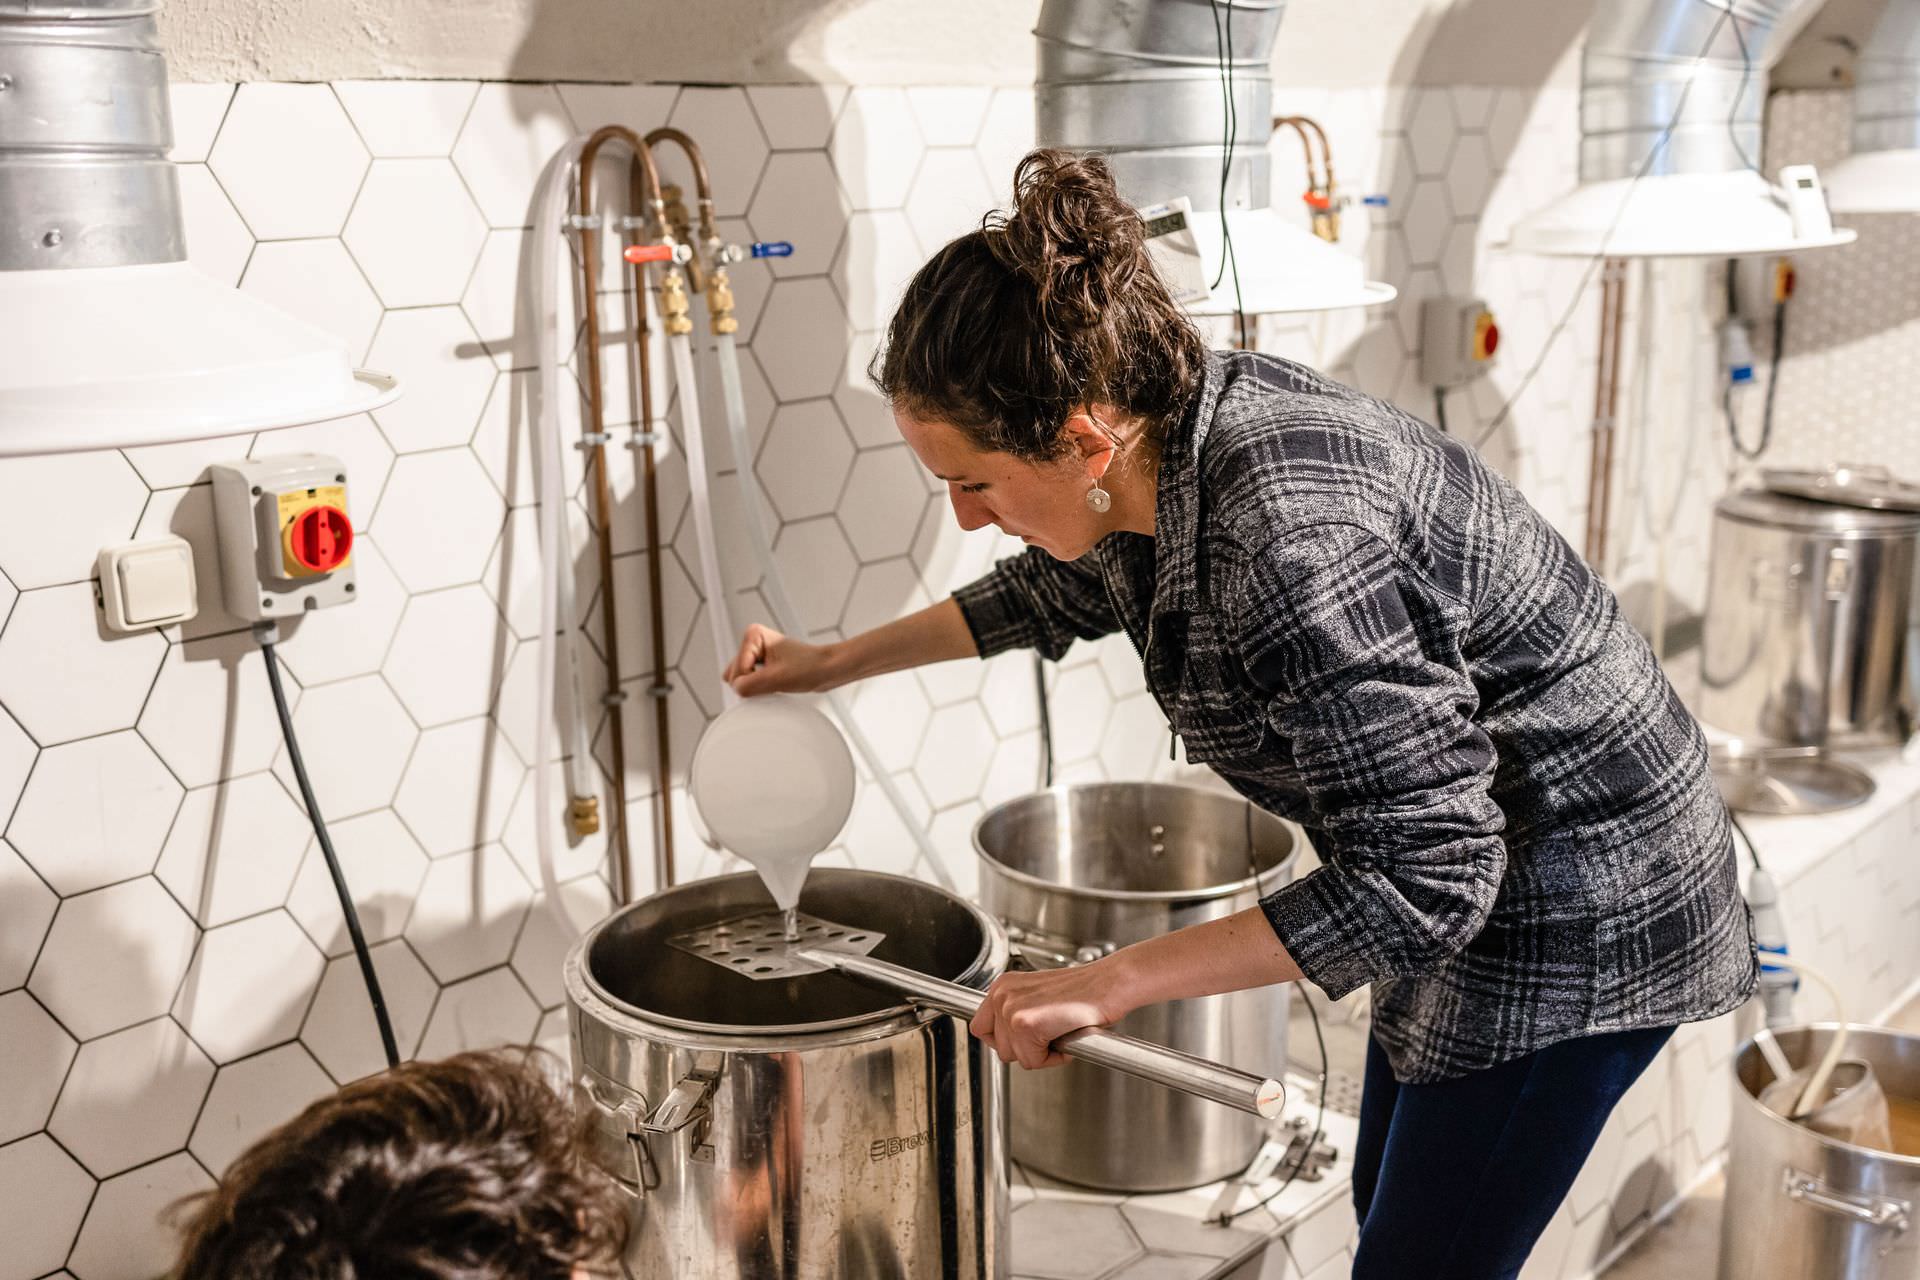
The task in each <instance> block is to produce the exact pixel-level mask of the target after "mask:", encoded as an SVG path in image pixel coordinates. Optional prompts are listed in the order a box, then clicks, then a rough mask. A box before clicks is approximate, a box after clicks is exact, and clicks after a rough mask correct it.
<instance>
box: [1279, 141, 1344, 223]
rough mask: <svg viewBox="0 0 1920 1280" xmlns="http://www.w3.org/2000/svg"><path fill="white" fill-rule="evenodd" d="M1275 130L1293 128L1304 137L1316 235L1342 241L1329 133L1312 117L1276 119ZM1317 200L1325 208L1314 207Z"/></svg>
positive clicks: (1308, 194) (1309, 204)
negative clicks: (1316, 148)
mask: <svg viewBox="0 0 1920 1280" xmlns="http://www.w3.org/2000/svg"><path fill="white" fill-rule="evenodd" d="M1273 127H1274V128H1276V129H1281V128H1290V129H1292V130H1293V131H1294V132H1295V133H1297V134H1299V135H1300V148H1301V150H1303V151H1304V152H1306V157H1307V196H1308V200H1307V207H1308V209H1309V210H1310V211H1311V218H1312V221H1313V230H1314V234H1315V235H1318V236H1319V237H1320V238H1321V239H1323V240H1328V241H1333V240H1338V239H1339V238H1340V211H1339V209H1337V208H1336V207H1335V206H1334V191H1333V144H1332V143H1331V142H1329V141H1327V131H1326V130H1325V129H1323V128H1321V127H1320V122H1319V121H1317V120H1315V119H1314V118H1313V117H1311V116H1275V117H1274V118H1273ZM1316 138H1317V139H1319V142H1320V152H1319V161H1318V165H1319V172H1318V173H1316V172H1315V158H1314V147H1313V144H1314V139H1316ZM1315 197H1317V198H1318V199H1319V200H1320V201H1321V204H1319V205H1316V204H1314V203H1313V200H1314V198H1315Z"/></svg>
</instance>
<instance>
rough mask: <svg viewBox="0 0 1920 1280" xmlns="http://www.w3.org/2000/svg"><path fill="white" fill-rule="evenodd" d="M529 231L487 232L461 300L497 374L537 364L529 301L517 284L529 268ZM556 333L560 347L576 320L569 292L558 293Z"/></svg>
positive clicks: (537, 353)
mask: <svg viewBox="0 0 1920 1280" xmlns="http://www.w3.org/2000/svg"><path fill="white" fill-rule="evenodd" d="M531 235H532V233H531V232H527V231H522V230H519V229H517V228H515V229H505V230H503V229H497V228H496V229H495V230H493V231H490V232H488V233H487V242H486V244H485V245H483V246H482V247H481V249H480V257H479V260H478V261H476V262H475V263H474V267H473V278H472V279H471V280H469V281H468V282H467V291H466V292H465V293H464V294H462V295H461V296H460V306H461V309H462V310H464V311H465V312H466V313H467V319H469V320H471V321H472V322H473V327H474V329H475V330H476V331H477V332H478V333H479V334H480V342H481V344H482V345H483V346H485V347H486V349H487V350H488V352H490V353H491V354H492V356H493V362H494V364H495V366H496V367H498V368H501V369H531V368H533V367H535V366H536V365H537V364H538V363H539V359H540V352H539V348H538V346H537V345H536V335H535V333H534V327H533V314H532V301H531V298H530V297H529V296H528V294H527V291H526V290H524V289H522V288H521V287H520V281H521V280H522V278H530V277H526V276H525V273H526V272H527V271H529V270H530V269H531V265H532V259H531V258H530V257H528V254H529V253H530V252H531ZM559 315H560V324H559V329H560V334H561V343H562V346H563V348H564V346H565V342H566V336H565V335H567V334H569V333H572V332H573V331H574V329H575V327H576V326H577V325H578V323H579V321H578V319H577V317H576V315H575V311H574V305H573V295H572V292H571V291H570V290H565V289H563V290H561V291H560V313H559Z"/></svg>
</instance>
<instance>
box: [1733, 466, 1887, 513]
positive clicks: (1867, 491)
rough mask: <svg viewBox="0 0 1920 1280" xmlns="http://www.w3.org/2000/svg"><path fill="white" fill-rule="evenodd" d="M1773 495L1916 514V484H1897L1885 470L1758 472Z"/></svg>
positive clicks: (1840, 468)
mask: <svg viewBox="0 0 1920 1280" xmlns="http://www.w3.org/2000/svg"><path fill="white" fill-rule="evenodd" d="M1761 478H1762V479H1763V480H1764V481H1765V483H1766V486H1767V488H1769V489H1771V490H1773V491H1774V492H1775V493H1785V494H1791V495H1793V496H1795V497H1800V498H1812V499H1813V500H1814V501H1816V502H1837V503H1840V504H1841V505H1843V506H1849V507H1866V508H1868V509H1870V510H1874V511H1916V512H1920V484H1912V483H1910V482H1908V481H1905V480H1901V479H1899V478H1898V477H1896V476H1895V475H1894V474H1893V473H1892V472H1890V471H1888V470H1887V469H1886V468H1885V467H1879V466H1850V465H1844V464H1842V465H1837V466H1832V467H1827V468H1826V469H1824V470H1815V469H1813V468H1800V467H1769V468H1768V469H1767V470H1765V471H1763V472H1761Z"/></svg>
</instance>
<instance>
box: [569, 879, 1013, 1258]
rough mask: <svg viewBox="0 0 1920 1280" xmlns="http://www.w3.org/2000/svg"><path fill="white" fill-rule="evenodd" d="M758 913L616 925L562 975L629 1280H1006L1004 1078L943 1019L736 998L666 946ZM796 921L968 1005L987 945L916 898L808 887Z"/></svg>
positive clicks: (805, 994) (677, 905)
mask: <svg viewBox="0 0 1920 1280" xmlns="http://www.w3.org/2000/svg"><path fill="white" fill-rule="evenodd" d="M770 906H771V903H770V900H769V899H768V897H767V894H766V891H765V889H764V888H763V887H762V886H761V884H760V881H759V878H758V877H756V876H753V875H738V876H728V877H723V878H718V879H712V880H699V881H693V882H691V883H688V884H683V885H679V886H677V887H675V888H672V889H668V890H666V891H665V892H662V893H658V894H655V895H654V896H652V897H650V898H647V899H645V900H644V901H641V902H638V903H635V904H633V905H632V906H629V907H626V908H624V909H622V910H621V911H619V912H617V913H615V914H614V915H612V916H610V917H609V918H608V919H607V920H605V921H604V922H602V923H601V924H600V925H598V926H596V927H595V928H594V929H593V930H592V931H590V932H589V933H588V934H587V935H586V936H585V937H583V938H582V939H581V940H580V941H579V943H577V944H576V945H575V946H574V948H573V950H572V951H571V952H570V953H569V955H568V957H567V961H566V968H565V977H566V987H567V999H568V1003H569V1011H568V1016H569V1032H570V1037H571V1048H572V1058H573V1072H574V1078H575V1082H576V1085H577V1089H578V1092H579V1094H580V1095H581V1096H582V1099H583V1101H584V1103H585V1105H586V1106H587V1108H588V1110H589V1112H590V1114H591V1116H592V1117H593V1124H594V1134H595V1142H596V1145H597V1150H598V1156H599V1159H600V1161H601V1163H602V1164H603V1165H604V1166H605V1167H606V1168H607V1169H608V1170H609V1171H611V1172H612V1173H613V1175H614V1176H615V1177H616V1178H618V1179H619V1180H620V1181H621V1182H622V1184H624V1185H625V1186H626V1187H627V1188H628V1190H629V1191H630V1192H631V1193H632V1195H633V1234H632V1241H631V1244H630V1245H629V1248H628V1253H627V1263H628V1266H629V1268H630V1270H631V1273H632V1274H633V1275H636V1276H674V1277H676V1280H678V1278H680V1277H701V1278H712V1280H747V1278H749V1277H752V1278H753V1280H763V1278H765V1277H803V1276H804V1277H812V1276H829V1275H837V1276H923V1275H924V1276H953V1277H963V1278H965V1280H999V1278H1000V1277H1004V1276H1005V1275H1006V1274H1007V1257H1006V1253H1007V1249H1006V1240H1007V1232H1006V1220H1007V1212H1008V1204H1007V1174H1006V1153H1005V1149H1004V1139H1003V1136H1002V1135H1003V1132H1004V1130H1003V1123H1004V1117H1003V1113H1002V1111H1001V1107H1002V1097H1003V1093H1002V1090H1003V1088H1004V1080H1005V1077H1004V1072H1003V1070H1002V1068H1001V1066H1000V1063H999V1060H998V1059H997V1058H995V1056H994V1055H993V1053H992V1051H991V1050H988V1049H987V1048H986V1047H985V1046H983V1045H982V1044H981V1043H980V1042H979V1041H977V1040H975V1039H973V1038H972V1037H971V1036H969V1035H968V1034H967V1029H966V1027H965V1025H964V1024H963V1023H961V1022H960V1021H959V1020H958V1019H956V1018H952V1017H948V1016H946V1015H943V1014H936V1013H928V1012H922V1011H919V1010H916V1009H914V1008H912V1007H910V1006H908V1005H906V1004H904V1003H901V1002H899V1001H898V999H897V998H896V997H894V996H891V995H888V994H886V993H884V992H881V991H879V990H877V989H874V988H871V987H867V986H863V985H860V984H858V983H855V982H853V981H851V980H848V979H846V978H842V977H839V976H837V975H835V974H832V973H818V974H810V975H807V976H805V977H800V978H794V979H789V980H785V981H760V982H756V981H751V980H749V979H747V978H743V977H741V976H739V975H737V974H733V973H729V972H727V971H726V970H725V969H723V968H721V967H719V966H717V965H714V964H713V963H711V962H709V961H706V960H702V959H698V958H696V957H694V956H691V955H688V954H686V953H684V952H681V951H678V950H676V949H674V948H673V947H671V946H669V945H668V943H667V939H668V938H669V937H671V936H672V935H674V934H676V933H680V932H683V931H685V930H688V929H692V928H695V927H698V926H700V925H704V924H711V923H715V922H717V921H719V920H723V919H728V918H730V917H732V916H736V915H742V914H747V913H752V912H759V911H765V910H767V909H769V908H770ZM800 906H801V909H802V910H803V911H806V912H808V913H811V914H813V915H817V916H822V917H825V918H828V919H832V920H837V921H840V922H843V923H849V924H856V923H857V924H859V925H861V926H864V927H866V928H870V929H874V930H877V931H880V932H883V933H885V934H886V935H887V938H886V941H885V942H883V943H882V944H881V946H880V948H879V949H878V950H877V951H876V952H875V953H874V954H875V955H876V956H877V957H878V958H881V959H885V960H890V961H892V962H894V963H896V964H902V965H906V966H908V967H910V968H913V969H917V970H919V971H921V972H923V973H929V974H933V975H936V976H938V977H942V978H948V979H952V980H954V981H958V982H961V983H964V984H966V985H969V986H978V987H984V986H986V985H987V984H988V983H989V982H991V981H992V979H993V978H995V977H996V976H998V975H999V973H1000V972H1001V971H1002V970H1003V969H1004V968H1005V965H1006V959H1007V944H1006V938H1005V936H1004V934H1003V933H1002V932H1001V930H1000V927H999V926H998V924H996V923H995V922H994V921H993V920H992V919H991V918H990V917H988V916H987V915H986V914H984V913H983V912H981V911H980V910H979V908H977V907H975V906H973V905H972V904H971V903H968V902H966V901H965V900H963V899H961V898H958V897H956V896H955V895H953V894H951V893H948V892H946V891H944V890H942V889H939V888H937V887H935V886H933V885H929V884H923V883H921V882H919V881H915V880H907V879H902V878H900V877H897V876H887V875H879V874H875V873H871V872H860V871H846V870H837V869H833V868H816V869H815V870H814V872H813V873H812V875H811V876H810V877H809V878H808V881H807V887H806V890H805V892H804V893H803V894H802V896H801V901H800Z"/></svg>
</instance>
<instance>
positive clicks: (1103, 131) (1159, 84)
mask: <svg viewBox="0 0 1920 1280" xmlns="http://www.w3.org/2000/svg"><path fill="white" fill-rule="evenodd" d="M1285 12H1286V0H1236V2H1235V3H1234V4H1232V5H1226V4H1221V5H1220V6H1219V7H1218V9H1217V10H1216V8H1215V7H1214V6H1213V5H1211V4H1209V3H1208V2H1207V0H1124V2H1122V3H1114V2H1113V0H1045V3H1043V4H1042V5H1041V7H1040V24H1039V26H1037V27H1036V28H1035V29H1034V33H1033V34H1034V37H1035V39H1036V40H1037V41H1038V49H1037V54H1038V64H1039V65H1038V72H1037V76H1036V80H1035V85H1034V118H1035V124H1036V125H1037V127H1038V137H1039V139H1040V141H1041V142H1042V143H1043V144H1045V145H1048V146H1058V147H1071V148H1073V149H1075V150H1080V151H1100V152H1104V153H1105V154H1106V155H1107V157H1108V159H1109V161H1110V162H1111V163H1112V165H1113V169H1114V177H1115V178H1116V179H1117V180H1118V181H1119V183H1120V188H1121V190H1122V191H1124V192H1125V193H1126V195H1127V198H1128V199H1129V200H1131V201H1133V202H1134V203H1135V204H1140V205H1147V204H1156V203H1159V202H1160V201H1163V200H1169V199H1172V198H1173V197H1175V196H1187V197H1188V198H1190V199H1191V200H1192V201H1193V207H1194V208H1195V209H1218V208H1219V207H1220V165H1221V161H1222V159H1223V155H1222V153H1223V150H1224V146H1223V144H1224V142H1225V136H1224V133H1225V131H1224V128H1223V121H1222V99H1221V83H1220V80H1221V77H1220V61H1219V59H1220V54H1221V52H1222V40H1221V36H1222V35H1223V34H1224V33H1225V31H1226V25H1227V24H1228V23H1229V22H1230V23H1232V33H1231V34H1232V37H1233V41H1232V43H1233V61H1232V69H1233V87H1234V109H1235V112H1236V114H1237V117H1238V122H1239V128H1238V129H1237V131H1236V132H1235V134H1234V150H1233V168H1232V171H1231V172H1230V173H1229V174H1228V175H1227V201H1226V203H1227V207H1228V208H1229V209H1264V208H1266V207H1267V206H1268V205H1269V204H1270V203H1271V199H1270V192H1271V185H1272V178H1273V174H1272V167H1271V165H1270V164H1269V163H1268V160H1267V138H1268V136H1269V135H1270V134H1271V132H1272V130H1273V79H1272V75H1271V73H1270V71H1269V69H1268V67H1269V64H1270V63H1271V62H1272V59H1273V43H1274V40H1275V38H1276V37H1277V36H1278V35H1279V33H1280V18H1281V15H1282V14H1284V13H1285ZM1216 14H1217V17H1218V22H1219V25H1218V26H1217V27H1216V25H1215V23H1216Z"/></svg>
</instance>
